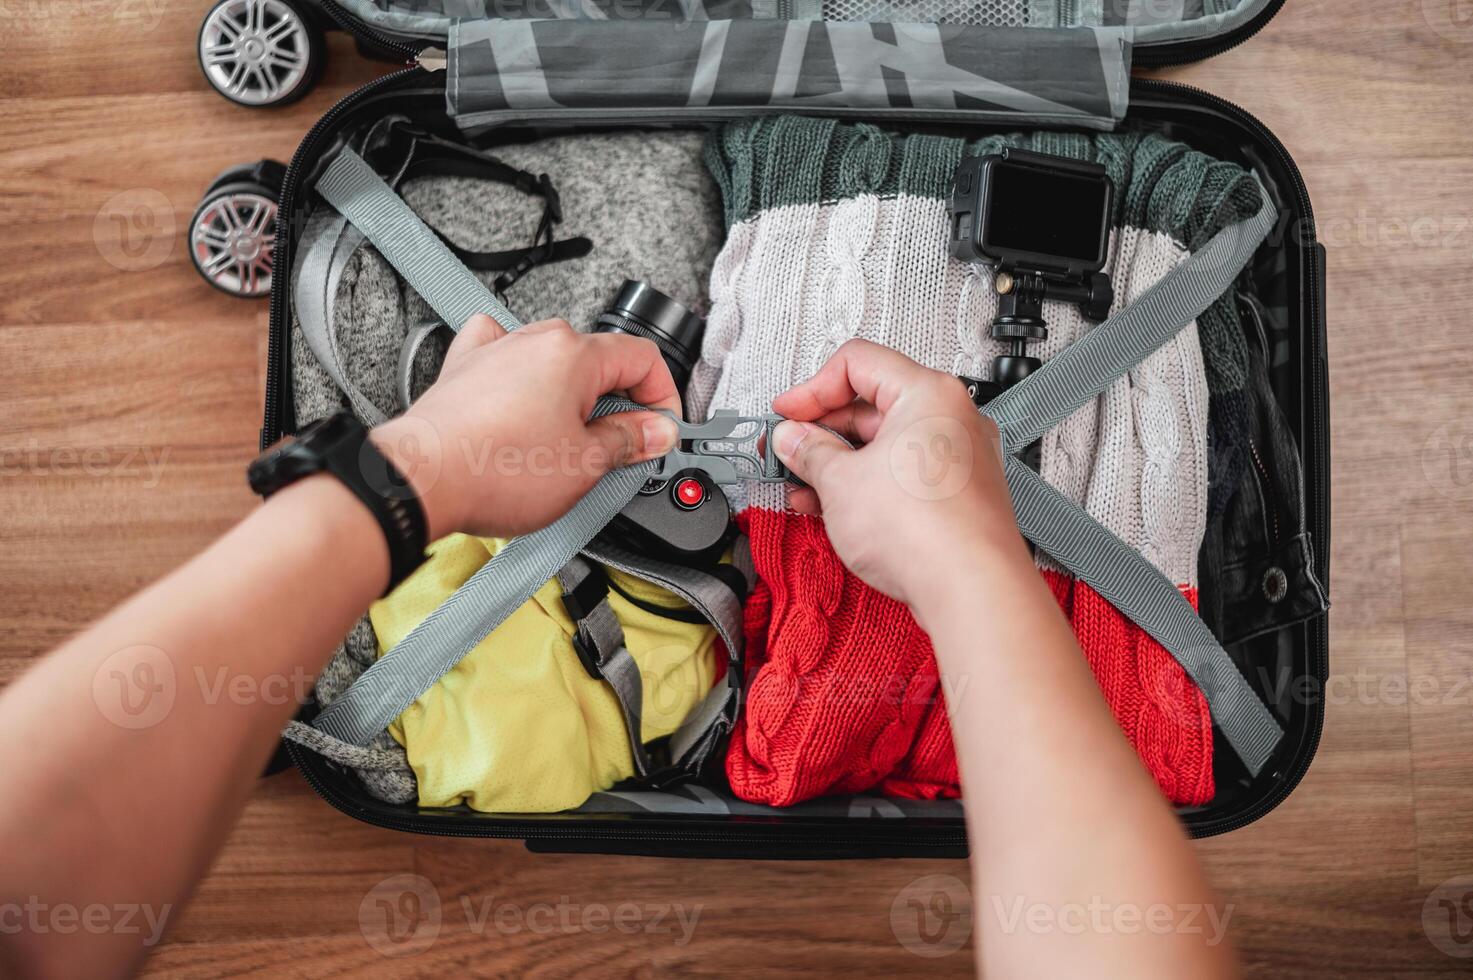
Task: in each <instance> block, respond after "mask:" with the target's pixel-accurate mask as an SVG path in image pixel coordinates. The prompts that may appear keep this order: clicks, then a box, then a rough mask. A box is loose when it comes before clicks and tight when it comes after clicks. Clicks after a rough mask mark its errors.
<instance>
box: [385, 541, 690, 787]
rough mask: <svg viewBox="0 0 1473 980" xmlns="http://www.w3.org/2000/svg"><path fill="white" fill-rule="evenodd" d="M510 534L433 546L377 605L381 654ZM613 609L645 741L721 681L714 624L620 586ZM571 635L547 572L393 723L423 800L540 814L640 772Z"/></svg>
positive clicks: (650, 591) (603, 689) (615, 708)
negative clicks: (650, 608)
mask: <svg viewBox="0 0 1473 980" xmlns="http://www.w3.org/2000/svg"><path fill="white" fill-rule="evenodd" d="M505 543H506V542H505V541H503V540H498V539H492V538H476V537H471V536H469V535H465V534H452V535H450V536H449V537H446V538H442V539H441V540H439V541H437V542H435V543H434V544H433V545H431V546H430V549H429V550H430V558H429V560H428V561H426V562H425V563H424V564H423V565H422V566H420V567H419V569H417V570H416V571H415V573H414V574H413V575H411V576H410V577H409V578H408V579H406V580H405V581H404V582H403V583H402V584H401V585H400V586H399V587H398V588H397V589H395V590H394V591H393V592H392V593H391V594H390V595H388V596H386V597H384V598H383V599H380V600H379V601H378V602H376V603H374V605H373V607H372V608H371V609H370V610H369V618H370V619H371V620H372V622H373V629H374V633H375V634H377V636H378V643H379V656H384V654H385V652H386V651H388V650H392V649H393V647H394V645H395V644H397V643H398V642H399V641H400V640H402V639H403V638H404V637H405V636H406V635H408V633H409V631H410V630H412V629H413V628H414V627H415V626H417V625H418V624H419V623H420V622H421V621H422V620H423V619H424V618H425V617H426V616H428V615H429V614H430V613H431V612H432V611H433V610H434V609H435V608H436V607H437V606H439V605H440V603H442V602H444V601H445V599H446V598H447V597H448V596H449V595H450V593H452V592H454V591H455V590H456V589H457V588H458V587H460V586H461V585H463V584H464V583H465V581H466V580H467V579H469V578H470V577H471V575H473V574H475V572H476V570H477V569H479V568H480V567H481V566H482V565H484V564H485V563H486V562H487V561H488V560H490V558H491V556H492V555H494V554H495V553H496V552H497V550H499V549H500V548H501V547H502V546H503V545H504V544H505ZM606 571H607V572H608V575H609V578H610V580H611V581H612V582H614V583H616V584H617V585H618V587H619V588H620V589H622V590H624V591H625V592H627V593H628V594H629V595H631V596H634V597H635V598H637V599H639V600H641V601H643V602H645V603H651V604H655V605H659V606H663V607H665V608H671V609H688V608H689V606H687V605H686V604H685V603H684V602H683V601H681V600H680V599H679V598H677V597H676V596H674V595H672V594H671V593H669V592H667V591H666V590H664V589H661V588H660V587H658V586H655V585H651V584H650V583H648V582H645V581H643V580H642V579H638V578H635V577H633V576H630V575H626V574H624V573H622V572H619V571H618V570H616V569H612V568H610V569H606ZM609 606H610V607H611V608H612V609H613V612H614V615H615V616H617V617H618V619H619V622H620V624H621V625H622V626H623V627H624V641H625V645H626V646H627V647H628V648H629V652H630V654H631V655H633V657H634V660H635V663H637V664H638V665H639V669H640V674H641V676H642V677H643V680H644V699H643V709H642V710H643V718H642V726H641V727H642V728H643V731H642V732H641V737H642V739H643V740H644V741H645V742H650V741H652V740H654V739H657V738H660V737H661V736H664V735H669V734H670V733H671V732H673V731H675V729H676V728H678V727H679V726H680V723H681V722H682V721H684V720H685V717H686V714H687V713H688V712H689V711H690V710H691V709H692V708H693V707H695V705H696V704H697V703H698V702H699V701H700V700H701V698H703V697H704V696H705V694H706V692H707V691H709V690H710V689H711V685H712V683H713V682H714V681H715V677H716V657H715V649H714V648H715V642H716V631H715V629H713V628H712V627H711V626H709V625H707V624H704V623H700V624H698V623H682V622H680V621H678V620H674V619H669V618H667V617H664V616H660V615H657V614H655V613H651V612H646V611H645V610H643V609H640V608H639V607H638V606H636V605H634V604H633V603H631V602H629V601H628V600H627V599H625V598H624V597H623V596H621V595H619V594H618V592H616V591H614V590H613V589H610V590H609ZM573 633H574V628H573V621H572V620H571V619H570V618H569V617H568V613H567V610H565V609H564V608H563V600H562V589H561V588H560V587H559V586H558V583H557V581H556V580H555V579H554V580H552V581H549V582H547V583H546V584H545V585H543V586H542V588H540V589H538V590H537V593H536V595H534V596H533V597H532V600H531V601H530V602H527V603H525V604H524V605H522V607H521V608H520V609H518V610H517V611H516V612H514V613H512V615H511V616H509V617H508V618H507V619H506V621H505V622H503V623H502V624H501V625H500V626H498V627H497V628H496V630H495V631H494V632H492V633H491V635H489V636H487V637H486V638H485V639H484V640H482V641H481V643H480V645H479V646H477V647H476V648H475V649H474V650H472V651H471V652H470V653H469V654H467V655H466V657H465V658H464V659H462V660H461V661H460V663H459V664H457V665H456V666H455V667H454V668H453V669H452V670H451V671H450V672H449V673H447V674H446V675H445V676H444V677H442V678H441V679H440V680H439V682H438V683H436V684H435V686H434V687H432V688H430V689H429V690H428V691H426V692H425V693H424V694H423V695H421V696H420V698H419V700H417V701H415V702H414V704H412V705H410V706H409V707H408V708H406V709H405V710H404V713H403V714H401V715H400V716H399V717H398V718H397V719H396V720H395V721H394V722H393V723H392V724H391V725H390V726H389V733H390V734H391V735H393V737H394V738H395V740H397V741H398V742H399V744H400V745H402V746H404V750H405V752H406V753H407V754H408V756H409V764H410V766H411V767H412V768H413V769H414V774H415V776H416V777H417V778H418V780H419V802H420V804H421V805H422V806H454V805H456V804H459V803H462V802H463V803H465V804H466V805H468V806H470V807H471V808H472V809H475V810H484V811H488V812H494V813H546V812H550V811H555V810H566V809H569V808H571V807H576V806H578V805H579V804H581V803H583V802H584V801H585V800H586V799H587V798H588V796H589V794H591V793H593V792H595V791H597V790H601V789H607V788H609V787H610V786H612V785H614V783H616V782H618V781H619V780H621V779H626V778H628V777H630V776H633V775H634V759H633V757H632V754H631V752H630V748H629V739H628V735H627V734H626V732H625V728H624V716H623V714H621V713H620V710H619V702H618V699H617V698H615V697H614V692H613V691H612V690H611V689H610V688H609V686H608V685H607V684H605V683H604V682H603V681H598V680H594V679H593V678H592V677H590V676H589V675H588V672H587V671H585V670H584V669H583V664H582V662H581V661H579V659H578V654H577V653H576V652H575V651H574V649H573V639H572V638H573Z"/></svg>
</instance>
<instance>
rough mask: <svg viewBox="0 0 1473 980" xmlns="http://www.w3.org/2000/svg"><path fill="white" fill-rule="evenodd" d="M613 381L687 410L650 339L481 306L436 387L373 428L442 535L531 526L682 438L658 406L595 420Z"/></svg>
mask: <svg viewBox="0 0 1473 980" xmlns="http://www.w3.org/2000/svg"><path fill="white" fill-rule="evenodd" d="M610 392H624V393H626V394H627V395H628V397H629V398H630V399H632V400H633V401H636V402H639V403H640V404H643V405H648V406H650V407H651V408H660V409H668V410H670V411H673V412H674V413H676V414H677V415H678V414H679V413H680V396H679V394H678V393H677V392H676V389H675V382H674V381H673V380H672V379H671V377H670V370H669V368H667V367H666V366H665V362H664V361H663V360H662V359H661V357H660V351H659V348H657V347H656V346H655V345H654V343H653V342H651V341H649V340H644V339H642V338H638V337H631V336H628V335H626V334H612V333H604V334H578V333H575V332H574V331H573V328H572V327H570V326H569V325H568V324H567V322H566V321H564V320H544V321H542V322H541V323H534V324H531V325H529V326H526V327H523V328H522V329H520V330H518V331H516V332H515V333H511V334H508V333H507V332H506V331H505V330H503V329H502V327H501V325H500V324H498V323H497V322H496V321H495V320H493V319H491V318H490V317H489V316H483V315H478V316H475V317H472V318H471V319H470V321H469V322H467V323H466V325H465V327H464V329H462V330H461V331H460V334H459V335H458V336H457V337H456V338H455V340H454V342H453V343H451V345H450V350H449V352H448V353H447V354H446V355H445V365H444V367H443V368H442V369H441V371H440V377H439V378H438V379H437V380H436V381H435V383H434V384H433V385H431V386H430V388H429V390H428V391H426V392H425V393H424V394H423V395H422V396H420V398H419V400H418V401H416V402H415V403H414V405H413V406H411V407H410V409H409V410H408V411H407V412H405V413H404V414H403V415H401V416H399V417H398V418H395V419H391V420H390V421H388V422H386V423H384V424H383V425H380V426H378V427H377V428H375V429H374V430H373V432H372V436H371V438H372V439H373V442H374V444H375V445H376V446H377V447H378V448H379V450H380V451H382V452H383V453H384V454H385V455H386V456H388V457H389V459H390V460H392V461H393V463H394V465H395V466H396V467H398V469H399V471H400V472H401V473H403V474H404V476H405V477H406V478H407V479H408V480H409V483H410V485H411V486H412V487H413V488H414V490H415V492H416V493H417V494H418V495H419V498H420V501H421V503H422V505H423V506H424V509H425V514H426V517H427V519H428V521H429V530H430V539H431V540H435V539H438V538H440V537H443V536H444V535H446V534H449V533H451V532H452V531H466V532H469V533H472V534H481V535H494V536H506V535H512V534H522V533H524V532H527V531H532V530H536V529H537V528H540V527H543V526H545V525H547V524H550V523H552V522H553V521H554V520H556V519H557V518H559V517H561V516H562V515H563V514H564V513H566V512H567V511H568V510H569V508H571V507H572V506H573V504H574V503H576V502H577V501H578V499H579V498H580V497H582V496H583V495H584V494H585V493H587V492H588V490H589V489H590V488H591V487H592V486H593V484H594V483H595V482H597V480H598V478H599V477H601V476H603V475H604V473H606V472H608V471H609V470H611V469H617V468H618V467H621V466H627V465H629V464H631V463H637V462H640V461H642V460H647V459H653V458H655V457H658V456H662V455H664V454H665V453H667V452H669V451H670V449H671V448H673V447H674V445H675V441H676V438H677V432H676V428H675V423H674V422H673V421H672V420H671V419H669V418H667V417H665V416H663V415H660V414H658V413H656V412H621V413H619V414H616V415H609V416H605V417H603V418H600V419H595V420H594V421H592V422H590V421H588V414H589V412H591V411H592V410H593V405H594V403H595V402H596V401H597V400H598V398H599V396H601V395H605V394H608V393H610Z"/></svg>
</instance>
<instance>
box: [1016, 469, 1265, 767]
mask: <svg viewBox="0 0 1473 980" xmlns="http://www.w3.org/2000/svg"><path fill="white" fill-rule="evenodd" d="M1004 460H1005V467H1006V470H1007V478H1008V492H1009V494H1010V495H1011V496H1012V498H1013V514H1014V516H1015V517H1016V518H1017V520H1018V529H1019V530H1020V531H1022V532H1023V536H1024V537H1026V538H1027V539H1028V540H1029V541H1032V542H1033V543H1034V544H1036V545H1037V546H1038V547H1039V550H1041V551H1043V552H1044V553H1045V554H1047V555H1048V556H1049V557H1050V558H1052V559H1053V560H1054V561H1056V562H1058V563H1059V564H1060V565H1061V566H1063V567H1064V568H1065V569H1067V570H1068V572H1069V573H1070V574H1071V575H1073V576H1074V577H1075V578H1077V579H1078V580H1079V581H1081V582H1087V583H1088V584H1089V586H1090V588H1092V589H1094V590H1095V591H1096V592H1098V593H1099V594H1100V596H1101V597H1103V598H1104V599H1105V600H1106V601H1107V602H1109V603H1110V604H1111V605H1112V606H1114V607H1115V608H1116V609H1118V610H1120V612H1121V613H1123V614H1124V615H1126V616H1128V617H1129V618H1130V620H1131V621H1132V622H1134V623H1135V624H1136V625H1137V626H1139V627H1140V628H1141V629H1143V630H1145V631H1146V633H1147V634H1149V635H1150V636H1151V638H1152V639H1154V640H1156V642H1158V643H1160V644H1161V645H1162V646H1163V647H1165V648H1166V650H1167V651H1168V652H1169V653H1170V654H1171V655H1172V656H1173V657H1174V658H1175V659H1176V661H1177V663H1179V664H1181V665H1182V668H1183V669H1184V670H1185V671H1186V672H1187V675H1188V676H1190V677H1191V678H1192V680H1193V681H1195V682H1196V684H1197V687H1199V688H1200V689H1201V690H1202V694H1203V696H1204V697H1206V699H1207V707H1208V708H1209V709H1210V710H1211V712H1212V718H1213V720H1214V721H1216V722H1217V725H1218V727H1219V728H1221V729H1222V733H1223V736H1224V737H1226V738H1227V741H1228V744H1229V745H1231V746H1232V747H1233V751H1234V752H1236V753H1237V754H1238V758H1240V759H1242V760H1243V764H1244V765H1245V766H1247V767H1248V771H1249V772H1251V773H1252V774H1254V775H1255V776H1256V775H1258V772H1259V771H1260V770H1261V769H1262V768H1263V765H1264V763H1265V762H1267V761H1268V758H1269V756H1270V755H1272V754H1273V750H1274V748H1275V746H1277V745H1278V744H1279V740H1280V739H1281V738H1283V736H1284V730H1283V729H1282V728H1281V727H1280V726H1279V723H1278V721H1277V720H1276V719H1275V718H1274V716H1273V714H1272V713H1271V712H1270V711H1269V710H1268V708H1267V707H1266V706H1265V705H1264V703H1263V701H1262V700H1260V699H1259V697H1258V695H1257V694H1255V693H1254V691H1253V688H1252V687H1250V686H1249V685H1248V681H1247V679H1246V678H1244V677H1243V674H1242V672H1241V671H1239V670H1238V668H1237V665H1236V664H1234V663H1233V660H1232V658H1231V657H1229V656H1228V653H1227V651H1226V650H1224V649H1223V648H1222V644H1220V643H1218V642H1217V637H1215V636H1213V635H1212V631H1211V630H1209V629H1208V628H1207V625H1206V624H1205V623H1203V622H1202V619H1201V617H1200V616H1198V615H1197V612H1196V610H1194V609H1193V608H1192V606H1191V603H1189V602H1187V600H1186V599H1185V598H1183V597H1182V594H1181V592H1180V591H1178V589H1177V587H1176V585H1175V584H1173V583H1172V581H1171V580H1170V579H1168V578H1167V577H1166V576H1165V575H1162V574H1161V570H1160V569H1158V568H1157V567H1156V566H1155V565H1152V564H1151V563H1150V562H1149V561H1147V560H1146V559H1145V557H1143V556H1142V555H1141V553H1140V552H1139V551H1136V550H1135V549H1134V548H1132V547H1131V546H1130V545H1128V544H1126V543H1125V542H1124V541H1121V540H1120V539H1119V538H1118V537H1116V536H1115V535H1114V534H1111V533H1110V531H1109V530H1108V529H1106V528H1105V527H1104V526H1103V525H1101V524H1100V522H1099V521H1097V520H1095V519H1094V518H1093V517H1091V516H1090V515H1089V514H1087V513H1085V512H1084V510H1082V509H1081V508H1080V507H1079V506H1078V505H1077V504H1075V503H1074V502H1073V501H1072V500H1070V499H1069V498H1067V497H1065V496H1064V495H1063V494H1061V493H1059V491H1058V490H1055V489H1054V488H1053V486H1051V485H1050V484H1049V483H1047V482H1046V481H1045V480H1044V479H1043V477H1041V476H1039V475H1038V474H1037V473H1035V472H1033V470H1031V469H1029V468H1028V466H1027V464H1025V463H1024V462H1023V461H1022V460H1021V459H1019V458H1018V457H1016V456H1005V457H1004Z"/></svg>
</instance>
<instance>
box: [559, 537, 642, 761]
mask: <svg viewBox="0 0 1473 980" xmlns="http://www.w3.org/2000/svg"><path fill="white" fill-rule="evenodd" d="M557 580H558V585H560V586H562V589H563V604H564V606H566V607H567V610H568V612H569V614H570V615H572V616H573V617H574V620H573V625H574V627H575V629H576V632H575V634H574V636H573V644H574V646H575V647H577V649H578V659H579V660H581V661H583V667H584V669H585V670H587V671H588V672H589V674H591V675H596V676H597V677H598V679H600V680H602V681H603V682H604V683H606V684H608V685H609V687H610V689H612V690H613V692H614V698H615V699H616V700H617V701H618V702H619V711H620V713H621V714H623V716H624V729H625V731H626V732H628V734H629V751H630V753H631V754H632V756H633V757H634V772H635V774H636V775H638V776H641V777H643V776H647V775H649V772H650V759H649V753H648V752H646V751H645V747H644V734H643V733H644V678H643V677H641V676H640V673H639V664H637V663H635V661H634V656H633V654H631V653H630V652H629V648H628V647H627V646H625V645H624V628H623V627H622V626H620V625H619V619H618V617H617V616H615V615H614V610H613V609H611V608H609V592H608V583H607V580H606V579H604V578H603V569H601V568H599V567H597V566H596V565H594V564H592V563H591V562H589V561H588V560H587V559H585V558H582V557H579V556H574V558H573V560H572V561H570V562H568V563H567V564H566V565H564V566H563V567H562V568H561V569H560V570H559V571H558V573H557ZM589 584H597V585H600V591H601V592H602V594H601V595H600V596H599V597H598V600H597V601H596V602H592V603H590V602H588V601H587V600H586V599H583V598H582V597H581V596H580V590H584V589H586V588H587V587H588V585H589Z"/></svg>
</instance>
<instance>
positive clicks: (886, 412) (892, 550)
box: [772, 340, 1031, 606]
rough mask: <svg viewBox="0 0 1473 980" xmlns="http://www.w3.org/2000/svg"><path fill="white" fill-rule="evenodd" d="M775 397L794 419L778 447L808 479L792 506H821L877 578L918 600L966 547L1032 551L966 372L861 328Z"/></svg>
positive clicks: (833, 533)
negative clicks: (935, 365) (867, 335)
mask: <svg viewBox="0 0 1473 980" xmlns="http://www.w3.org/2000/svg"><path fill="white" fill-rule="evenodd" d="M772 407H773V411H775V412H777V413H778V414H779V415H783V416H786V417H787V418H788V419H789V421H786V422H781V423H779V424H778V426H777V427H776V429H775V430H774V431H773V449H774V450H775V451H776V453H777V455H778V458H779V459H781V460H782V461H783V462H784V463H786V464H787V465H788V467H789V468H790V469H791V470H792V471H793V472H794V473H795V474H797V475H798V476H799V477H800V478H802V480H803V481H804V482H805V483H807V484H808V488H807V489H800V490H795V491H793V493H792V495H791V497H790V500H789V502H790V504H791V506H792V507H793V508H794V509H795V510H798V511H801V512H804V513H818V512H819V511H820V509H821V511H822V513H823V518H824V525H825V527H826V528H827V530H828V536H829V540H830V541H831V542H832V543H833V546H834V550H835V551H836V552H837V553H838V555H839V558H840V559H841V560H842V561H843V562H844V564H845V565H847V566H848V567H849V568H850V570H852V571H853V572H854V573H855V574H856V575H858V576H859V577H860V578H862V579H863V580H864V581H865V582H867V583H869V584H870V585H872V586H874V587H875V588H876V589H879V590H880V591H881V592H884V593H885V594H887V595H889V596H892V597H894V598H896V599H899V600H900V601H902V602H905V603H908V604H910V605H912V606H914V605H915V600H916V599H917V598H919V597H920V596H922V595H923V594H924V593H925V590H926V589H927V588H928V586H930V585H933V584H934V583H935V580H936V576H937V575H938V574H945V573H946V571H947V569H948V568H955V567H956V566H957V565H958V564H959V563H960V562H961V561H962V560H963V559H968V558H976V557H980V556H981V555H982V554H996V555H1001V556H1004V557H1006V558H1007V559H1008V560H1009V561H1011V560H1015V559H1018V558H1021V559H1023V560H1024V561H1025V562H1027V559H1028V552H1027V548H1026V546H1025V545H1024V544H1023V539H1022V537H1021V535H1019V533H1018V529H1017V525H1016V523H1015V522H1014V520H1013V511H1012V504H1011V503H1010V501H1009V499H1008V488H1007V481H1006V480H1005V478H1004V477H1003V471H1002V453H1001V446H1000V442H999V439H998V433H997V426H996V425H995V424H993V422H992V420H991V419H988V418H986V417H984V416H983V415H981V414H980V413H978V411H977V409H976V407H975V406H974V405H973V404H972V400H971V399H970V398H968V397H967V393H966V389H965V388H964V387H963V386H962V384H961V382H960V381H958V380H957V379H956V378H954V377H952V376H950V375H947V374H942V373H941V372H939V371H932V370H930V369H929V368H925V367H922V366H921V365H919V364H917V363H916V362H915V361H912V360H911V359H910V358H908V357H906V356H905V355H903V354H900V353H898V352H896V351H892V350H889V349H887V348H884V347H880V346H878V345H876V344H872V343H869V342H867V341H862V340H851V341H849V342H847V343H846V344H844V345H843V346H842V347H840V348H839V349H838V351H836V352H835V353H834V356H833V357H831V358H829V360H828V361H827V362H826V363H825V364H824V366H823V367H822V368H820V369H819V371H818V373H817V374H815V375H814V376H813V377H812V378H810V379H809V380H808V381H805V382H803V383H802V384H800V385H797V386H795V387H793V388H790V389H789V390H787V391H786V392H784V393H783V394H781V395H779V396H778V398H777V399H776V400H775V401H774V402H773V403H772ZM812 423H819V424H818V425H814V424H812ZM820 425H822V426H827V427H828V428H831V429H833V430H834V431H835V432H838V433H840V434H842V435H843V436H844V437H845V438H846V439H848V440H850V441H851V442H853V443H855V444H863V445H861V446H860V448H858V449H851V448H850V447H848V446H846V445H844V443H843V441H841V440H840V439H837V438H835V437H834V435H833V434H832V433H830V432H827V431H825V430H824V429H823V428H820ZM1027 563H1028V564H1029V565H1031V562H1027Z"/></svg>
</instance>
